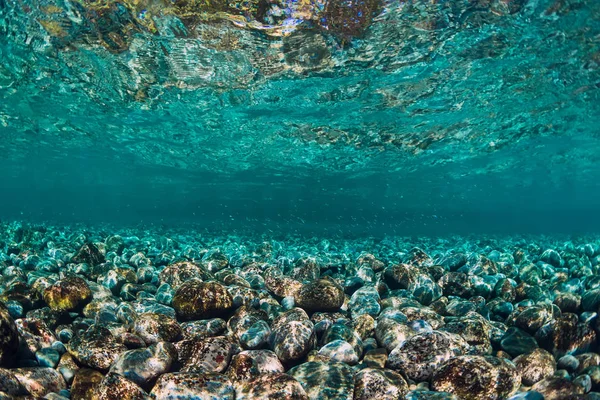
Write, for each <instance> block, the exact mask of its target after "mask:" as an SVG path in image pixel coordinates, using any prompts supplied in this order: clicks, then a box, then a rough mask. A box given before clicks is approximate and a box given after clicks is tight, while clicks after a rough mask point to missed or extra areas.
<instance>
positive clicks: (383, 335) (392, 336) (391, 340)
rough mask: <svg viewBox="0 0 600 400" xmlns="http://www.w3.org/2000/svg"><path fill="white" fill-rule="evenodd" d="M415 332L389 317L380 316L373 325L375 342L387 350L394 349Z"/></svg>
mask: <svg viewBox="0 0 600 400" xmlns="http://www.w3.org/2000/svg"><path fill="white" fill-rule="evenodd" d="M415 334H416V332H415V331H414V329H412V328H411V327H409V326H408V325H406V324H405V323H401V322H398V321H396V320H394V319H391V318H381V319H378V320H377V326H376V327H375V337H376V338H377V342H378V343H379V345H380V346H381V347H383V348H385V349H386V350H387V351H392V350H394V349H395V348H396V347H397V346H398V345H399V344H402V343H403V342H404V341H406V340H407V339H408V338H410V337H411V336H414V335H415Z"/></svg>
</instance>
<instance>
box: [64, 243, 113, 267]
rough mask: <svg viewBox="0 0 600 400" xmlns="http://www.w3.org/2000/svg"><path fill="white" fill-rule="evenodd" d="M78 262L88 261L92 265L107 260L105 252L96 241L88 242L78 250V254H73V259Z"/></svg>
mask: <svg viewBox="0 0 600 400" xmlns="http://www.w3.org/2000/svg"><path fill="white" fill-rule="evenodd" d="M71 261H73V262H76V263H86V264H89V265H90V266H95V265H98V264H102V263H103V262H104V261H106V258H105V257H104V254H103V253H102V252H101V251H100V249H99V248H98V245H96V244H94V243H86V244H84V245H83V246H81V248H80V249H79V250H78V251H77V254H75V256H73V258H72V260H71Z"/></svg>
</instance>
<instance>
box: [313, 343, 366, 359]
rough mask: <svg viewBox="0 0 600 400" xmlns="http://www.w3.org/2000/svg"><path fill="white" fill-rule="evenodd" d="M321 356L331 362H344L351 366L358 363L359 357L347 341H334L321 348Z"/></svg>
mask: <svg viewBox="0 0 600 400" xmlns="http://www.w3.org/2000/svg"><path fill="white" fill-rule="evenodd" d="M319 355H320V356H323V357H326V358H328V359H330V360H331V361H336V362H343V363H346V364H349V365H354V364H356V363H358V360H359V356H358V355H357V354H356V352H355V351H354V348H353V347H352V345H351V344H350V343H348V342H346V341H345V340H334V341H331V342H329V343H327V344H326V345H325V346H323V347H321V349H320V350H319Z"/></svg>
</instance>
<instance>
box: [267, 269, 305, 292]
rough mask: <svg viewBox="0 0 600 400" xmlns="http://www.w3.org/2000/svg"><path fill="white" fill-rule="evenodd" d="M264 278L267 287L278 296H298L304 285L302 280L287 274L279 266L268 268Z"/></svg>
mask: <svg viewBox="0 0 600 400" xmlns="http://www.w3.org/2000/svg"><path fill="white" fill-rule="evenodd" d="M263 278H264V281H265V286H266V287H267V289H268V290H269V291H270V292H271V293H273V294H274V295H275V296H278V297H289V296H291V297H296V296H297V294H298V292H299V291H300V289H301V288H302V287H303V285H302V283H301V282H300V281H297V280H295V279H292V278H290V277H289V276H285V275H284V274H283V272H282V271H281V270H280V269H279V268H277V267H270V268H268V269H267V270H266V271H265V273H264V275H263Z"/></svg>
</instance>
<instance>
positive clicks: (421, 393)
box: [403, 390, 461, 400]
mask: <svg viewBox="0 0 600 400" xmlns="http://www.w3.org/2000/svg"><path fill="white" fill-rule="evenodd" d="M403 400H461V399H459V398H458V397H456V396H455V395H453V394H451V393H445V392H432V391H429V390H411V391H410V392H408V393H407V394H406V396H404V398H403Z"/></svg>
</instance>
